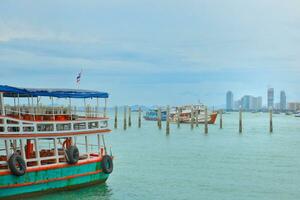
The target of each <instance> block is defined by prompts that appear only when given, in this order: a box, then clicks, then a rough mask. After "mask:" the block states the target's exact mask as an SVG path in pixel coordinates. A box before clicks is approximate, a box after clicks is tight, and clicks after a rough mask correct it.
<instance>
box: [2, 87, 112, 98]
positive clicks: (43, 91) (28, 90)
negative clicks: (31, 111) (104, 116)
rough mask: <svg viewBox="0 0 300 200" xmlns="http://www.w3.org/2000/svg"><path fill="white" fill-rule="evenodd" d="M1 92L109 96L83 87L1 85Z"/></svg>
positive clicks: (53, 95)
mask: <svg viewBox="0 0 300 200" xmlns="http://www.w3.org/2000/svg"><path fill="white" fill-rule="evenodd" d="M0 92H3V93H4V97H17V96H19V97H38V96H46V97H57V98H108V93H107V92H98V91H94V90H81V89H54V88H19V87H12V86H8V85H0Z"/></svg>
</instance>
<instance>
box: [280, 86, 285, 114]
mask: <svg viewBox="0 0 300 200" xmlns="http://www.w3.org/2000/svg"><path fill="white" fill-rule="evenodd" d="M280 110H281V111H283V110H286V95H285V92H284V91H283V90H282V91H281V92H280Z"/></svg>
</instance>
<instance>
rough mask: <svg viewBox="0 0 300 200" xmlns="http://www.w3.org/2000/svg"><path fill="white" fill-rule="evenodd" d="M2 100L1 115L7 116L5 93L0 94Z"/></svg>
mask: <svg viewBox="0 0 300 200" xmlns="http://www.w3.org/2000/svg"><path fill="white" fill-rule="evenodd" d="M0 100H1V115H3V116H5V107H4V97H3V92H1V93H0Z"/></svg>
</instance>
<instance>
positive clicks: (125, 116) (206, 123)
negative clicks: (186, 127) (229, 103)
mask: <svg viewBox="0 0 300 200" xmlns="http://www.w3.org/2000/svg"><path fill="white" fill-rule="evenodd" d="M127 110H128V127H131V125H132V123H131V108H130V107H128V106H124V112H123V113H124V117H123V129H124V130H126V129H127ZM204 112H205V113H204V115H205V118H204V133H208V114H207V107H205V111H204ZM191 113H192V115H193V116H192V119H191V129H194V124H196V127H198V126H199V121H198V113H196V116H194V112H193V110H192V112H191ZM179 114H180V112H177V119H178V120H177V128H180V120H179ZM222 114H223V110H219V116H220V117H219V119H220V123H219V125H220V129H222V128H223V116H222ZM242 114H243V112H242V109H240V111H239V133H242V132H243V116H242ZM169 116H170V107H169V106H168V107H167V116H166V134H169V133H170V119H169ZM114 119H115V120H114V128H115V129H117V128H118V107H117V106H116V107H115V118H114ZM141 126H142V109H141V108H139V109H138V127H139V128H141ZM157 126H158V128H159V129H162V113H161V108H159V109H158V119H157ZM269 131H270V133H272V132H273V112H272V109H270V129H269Z"/></svg>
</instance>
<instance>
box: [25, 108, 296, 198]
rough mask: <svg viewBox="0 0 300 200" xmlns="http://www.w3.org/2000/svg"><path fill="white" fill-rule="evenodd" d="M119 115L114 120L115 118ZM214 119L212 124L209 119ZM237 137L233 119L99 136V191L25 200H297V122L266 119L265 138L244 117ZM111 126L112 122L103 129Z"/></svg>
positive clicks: (258, 117)
mask: <svg viewBox="0 0 300 200" xmlns="http://www.w3.org/2000/svg"><path fill="white" fill-rule="evenodd" d="M120 115H122V114H120ZM217 120H219V119H217ZM243 120H244V121H243V123H244V129H243V130H244V131H243V133H242V134H239V133H238V113H230V114H224V115H223V126H224V127H223V129H219V121H217V123H216V124H215V125H211V126H209V133H208V134H204V127H203V125H199V127H198V128H196V127H195V128H194V129H193V130H191V128H190V125H188V124H185V125H181V127H180V128H179V129H178V128H177V126H176V124H171V133H170V134H169V135H166V134H165V123H163V128H162V130H158V128H157V126H156V122H149V121H143V122H142V128H141V129H139V128H137V113H133V116H132V127H130V128H128V129H127V130H126V131H123V130H122V125H123V123H122V119H121V118H119V128H118V129H117V130H113V132H112V133H111V134H110V135H108V136H106V142H107V143H109V145H112V151H113V154H114V156H115V160H114V171H113V173H112V174H111V176H110V177H109V179H108V181H107V183H106V184H104V185H96V186H92V187H88V188H83V189H79V190H73V191H66V192H56V193H52V194H46V195H40V196H38V197H34V198H30V199H36V200H37V199H49V200H56V199H72V200H77V199H78V200H89V199H90V200H96V199H112V200H113V199H139V200H140V199H141V200H144V199H149V200H152V199H206V200H207V199H228V200H235V199H236V200H241V199H245V200H247V199H270V200H274V199H283V200H289V199H295V200H296V199H300V118H296V117H294V116H286V115H284V114H280V115H278V114H277V115H274V117H273V123H274V132H273V133H272V134H270V133H269V121H268V120H269V115H268V114H267V113H245V114H244V115H243ZM110 126H111V127H113V124H112V123H111V124H110Z"/></svg>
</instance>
